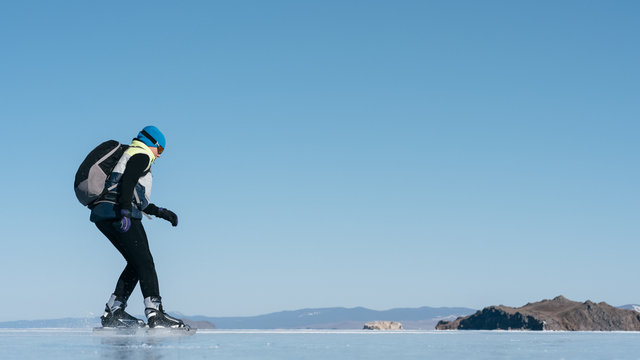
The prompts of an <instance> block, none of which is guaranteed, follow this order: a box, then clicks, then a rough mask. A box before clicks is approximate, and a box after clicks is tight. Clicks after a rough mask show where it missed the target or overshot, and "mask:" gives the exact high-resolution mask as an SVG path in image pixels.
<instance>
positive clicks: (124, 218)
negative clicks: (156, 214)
mask: <svg viewBox="0 0 640 360" xmlns="http://www.w3.org/2000/svg"><path fill="white" fill-rule="evenodd" d="M174 215H175V214H174ZM120 216H121V217H120V220H118V221H116V222H114V223H113V226H114V227H115V228H116V230H118V231H119V232H121V233H126V232H127V231H129V228H130V227H131V211H129V210H124V209H122V210H120ZM176 221H178V220H176Z"/></svg>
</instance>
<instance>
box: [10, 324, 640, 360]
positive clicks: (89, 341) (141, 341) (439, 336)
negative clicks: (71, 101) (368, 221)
mask: <svg viewBox="0 0 640 360" xmlns="http://www.w3.org/2000/svg"><path fill="white" fill-rule="evenodd" d="M0 359H2V360H13V359H21V360H36V359H37V360H42V359H48V360H57V359H60V360H62V359H64V360H66V359H124V360H126V359H131V360H137V359H144V360H160V359H182V360H190V359H291V360H294V359H296V360H298V359H310V360H316V359H327V360H329V359H331V360H335V359H471V360H473V359H535V360H540V359H567V360H568V359H580V360H588V359H640V333H637V332H610V333H602V332H490V331H438V332H436V331H401V332H371V331H313V330H291V331H286V330H282V331H262V330H256V331H251V330H248V331H232V330H201V331H199V332H198V333H197V334H196V335H194V336H188V337H172V338H167V337H157V338H154V337H127V336H112V337H103V336H95V335H93V334H92V332H91V331H90V330H76V329H68V330H65V329H43V330H34V329H27V330H18V329H16V330H13V329H0Z"/></svg>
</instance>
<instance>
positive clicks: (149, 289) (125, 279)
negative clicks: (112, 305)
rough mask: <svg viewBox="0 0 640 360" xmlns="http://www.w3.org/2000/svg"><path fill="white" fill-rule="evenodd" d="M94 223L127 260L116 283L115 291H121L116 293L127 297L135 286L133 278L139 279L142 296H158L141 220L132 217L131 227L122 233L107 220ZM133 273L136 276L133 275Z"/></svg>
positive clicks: (155, 278)
mask: <svg viewBox="0 0 640 360" xmlns="http://www.w3.org/2000/svg"><path fill="white" fill-rule="evenodd" d="M96 225H97V226H98V229H100V231H101V232H102V233H103V234H104V235H105V236H106V237H107V238H108V239H109V240H110V241H111V243H112V244H113V245H114V246H115V247H116V249H118V251H119V252H120V253H121V254H122V256H123V257H124V258H125V260H127V267H126V268H125V270H124V271H123V273H122V274H121V276H120V279H119V281H118V285H116V291H118V292H122V294H118V295H121V296H125V295H126V296H127V297H128V295H130V294H131V292H132V291H133V289H134V288H135V284H136V282H137V281H135V280H136V279H139V281H140V288H141V290H142V295H143V296H144V297H149V296H160V290H159V288H158V276H157V274H156V269H155V264H154V263H153V257H152V256H151V251H150V250H149V242H148V239H147V234H146V232H145V231H144V227H143V226H142V222H141V221H140V220H139V219H132V220H131V228H130V229H129V231H127V232H124V233H121V232H118V231H117V230H116V229H115V228H114V227H113V226H112V224H111V223H110V222H108V221H105V222H100V223H97V224H96ZM134 273H135V275H136V278H134V276H133V274H134ZM120 280H122V281H120Z"/></svg>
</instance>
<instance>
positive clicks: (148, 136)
mask: <svg viewBox="0 0 640 360" xmlns="http://www.w3.org/2000/svg"><path fill="white" fill-rule="evenodd" d="M140 133H141V134H142V135H144V136H145V137H146V138H147V139H149V140H151V142H152V143H154V144H155V145H156V147H157V148H158V155H160V154H162V152H163V151H164V148H163V147H162V146H160V144H158V142H157V141H156V139H154V138H153V136H151V135H149V133H148V132H146V131H144V130H142V131H141V132H140Z"/></svg>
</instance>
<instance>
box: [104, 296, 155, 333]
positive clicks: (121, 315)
mask: <svg viewBox="0 0 640 360" xmlns="http://www.w3.org/2000/svg"><path fill="white" fill-rule="evenodd" d="M126 307H127V302H126V300H124V301H123V299H121V298H118V297H116V296H115V295H111V298H110V299H109V302H107V304H106V306H105V308H104V314H103V315H102V316H101V317H100V320H101V322H102V327H108V328H142V327H145V323H144V321H142V320H140V319H137V318H135V317H133V316H131V315H129V314H128V313H127V312H126V311H124V309H125V308H126Z"/></svg>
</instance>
